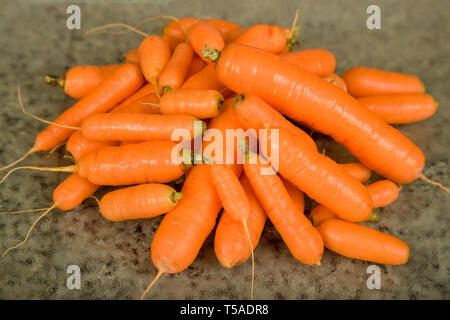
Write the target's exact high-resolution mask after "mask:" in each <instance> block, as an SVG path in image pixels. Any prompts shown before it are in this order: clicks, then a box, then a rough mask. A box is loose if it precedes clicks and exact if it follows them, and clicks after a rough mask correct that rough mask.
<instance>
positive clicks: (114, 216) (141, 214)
mask: <svg viewBox="0 0 450 320" xmlns="http://www.w3.org/2000/svg"><path fill="white" fill-rule="evenodd" d="M181 198H183V194H182V193H181V192H176V191H175V190H174V189H173V188H171V187H169V186H167V185H165V184H159V183H150V184H141V185H138V186H133V187H129V188H123V189H119V190H115V191H112V192H109V193H107V194H106V195H104V196H103V198H102V200H100V213H101V214H102V215H103V217H105V218H106V219H108V220H110V221H125V220H130V219H146V218H153V217H156V216H159V215H161V214H164V213H167V212H169V211H170V210H172V209H173V208H174V207H175V206H176V205H177V203H178V200H180V199H181Z"/></svg>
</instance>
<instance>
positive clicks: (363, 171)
mask: <svg viewBox="0 0 450 320" xmlns="http://www.w3.org/2000/svg"><path fill="white" fill-rule="evenodd" d="M339 166H341V167H342V168H343V169H344V170H345V171H346V172H347V173H348V174H349V175H351V176H352V177H353V178H355V179H356V180H358V181H359V182H361V183H362V182H366V181H367V180H369V178H370V176H371V174H372V172H371V171H370V170H369V169H367V168H366V167H364V166H363V165H362V164H360V163H358V162H352V163H341V164H339Z"/></svg>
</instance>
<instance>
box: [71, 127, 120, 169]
mask: <svg viewBox="0 0 450 320" xmlns="http://www.w3.org/2000/svg"><path fill="white" fill-rule="evenodd" d="M117 144H118V143H117V142H116V141H90V140H88V139H86V138H85V137H83V135H82V134H81V131H76V132H74V133H73V134H72V135H71V136H70V138H69V140H67V144H66V150H67V151H68V152H70V154H71V156H72V157H73V159H74V160H75V162H78V161H79V160H80V159H81V158H82V157H84V156H85V155H86V154H88V153H89V152H92V151H94V150H97V149H100V148H102V147H105V146H115V145H117Z"/></svg>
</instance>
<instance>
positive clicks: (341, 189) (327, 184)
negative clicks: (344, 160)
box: [260, 129, 373, 222]
mask: <svg viewBox="0 0 450 320" xmlns="http://www.w3.org/2000/svg"><path fill="white" fill-rule="evenodd" d="M278 130H279V143H278V145H277V143H276V142H275V141H271V138H270V136H271V134H268V135H267V137H261V138H260V141H265V140H266V143H267V145H271V143H272V144H273V145H274V146H275V147H278V154H279V169H278V170H279V173H280V174H281V175H282V176H283V177H284V178H285V179H286V180H289V181H290V182H291V183H293V184H294V185H295V186H297V187H298V188H299V189H300V190H301V191H303V192H305V193H306V194H307V195H308V196H309V197H311V198H312V199H314V200H316V201H317V202H319V203H321V204H323V205H325V206H327V207H328V208H330V209H332V210H333V211H334V212H336V214H338V215H339V217H341V218H343V219H345V220H349V221H355V222H359V221H365V220H367V218H369V216H370V214H371V212H372V206H373V204H372V199H371V198H370V195H369V192H368V191H367V189H366V188H365V186H364V185H363V184H361V183H360V182H359V181H357V180H356V179H355V178H353V177H352V176H350V175H349V174H348V173H347V172H346V171H345V170H344V169H343V168H342V167H340V166H339V165H338V164H337V163H336V162H334V161H333V160H331V159H330V158H328V157H326V156H324V155H322V154H321V153H318V152H317V151H314V150H311V149H310V148H307V146H306V144H305V142H304V141H303V140H302V139H299V138H298V137H297V136H295V135H292V134H291V133H289V132H287V131H285V130H284V129H278Z"/></svg>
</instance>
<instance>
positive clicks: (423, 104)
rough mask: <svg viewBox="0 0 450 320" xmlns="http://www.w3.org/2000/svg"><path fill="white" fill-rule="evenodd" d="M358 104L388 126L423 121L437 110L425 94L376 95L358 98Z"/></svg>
mask: <svg viewBox="0 0 450 320" xmlns="http://www.w3.org/2000/svg"><path fill="white" fill-rule="evenodd" d="M358 101H359V103H361V104H362V105H363V106H365V107H366V108H367V109H369V110H370V111H372V112H373V113H375V114H377V115H378V116H379V117H380V118H382V119H383V120H384V121H386V122H387V123H390V124H405V123H411V122H417V121H422V120H425V119H427V118H429V117H431V116H432V115H433V114H434V113H435V112H436V110H437V106H438V103H437V101H436V100H434V99H433V97H432V96H431V95H429V94H425V93H403V94H391V95H376V96H368V97H361V98H358Z"/></svg>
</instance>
